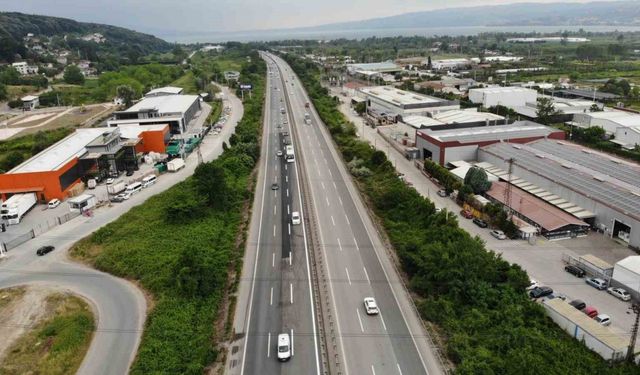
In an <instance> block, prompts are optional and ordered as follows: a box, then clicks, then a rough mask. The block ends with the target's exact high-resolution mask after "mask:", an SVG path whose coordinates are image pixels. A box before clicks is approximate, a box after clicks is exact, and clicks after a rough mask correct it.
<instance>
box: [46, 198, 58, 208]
mask: <svg viewBox="0 0 640 375" xmlns="http://www.w3.org/2000/svg"><path fill="white" fill-rule="evenodd" d="M59 205H60V199H58V198H53V199H52V200H50V201H49V204H47V207H49V208H56V207H58V206H59Z"/></svg>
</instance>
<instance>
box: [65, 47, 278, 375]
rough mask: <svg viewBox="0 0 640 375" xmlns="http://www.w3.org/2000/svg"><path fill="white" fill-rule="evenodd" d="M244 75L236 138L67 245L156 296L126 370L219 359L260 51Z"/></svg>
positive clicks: (255, 126) (256, 103)
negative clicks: (249, 88) (219, 323)
mask: <svg viewBox="0 0 640 375" xmlns="http://www.w3.org/2000/svg"><path fill="white" fill-rule="evenodd" d="M241 74H242V79H243V80H246V81H250V82H252V83H253V85H254V91H253V94H254V95H253V99H249V100H246V101H245V103H244V106H245V107H244V117H243V119H242V120H241V121H240V123H239V124H238V126H237V128H236V134H237V136H236V139H237V142H236V143H235V144H234V145H233V146H232V147H229V148H228V149H227V150H226V151H224V153H223V154H222V155H221V156H220V157H219V158H218V159H216V160H214V161H212V162H210V163H204V164H201V165H200V166H198V168H196V171H195V173H194V176H193V177H190V178H188V179H187V180H185V181H184V182H182V183H180V184H178V185H176V186H174V187H172V188H170V189H169V190H167V191H165V192H163V193H161V194H158V195H156V196H154V197H151V198H150V199H149V200H148V201H146V202H145V203H144V204H142V205H140V206H137V207H134V208H133V209H131V211H129V212H128V213H126V214H125V215H123V216H122V217H120V218H119V219H118V220H116V221H115V222H113V223H111V224H109V225H107V226H105V227H103V228H101V229H100V230H98V231H96V232H95V233H94V234H93V235H91V236H90V237H89V238H87V239H85V240H83V241H82V242H81V243H79V244H78V245H76V247H75V248H74V249H73V250H72V254H73V255H74V256H75V257H77V258H82V259H85V260H87V261H89V262H90V263H93V264H94V265H95V267H97V268H98V269H100V270H103V271H106V272H109V273H112V274H114V275H117V276H121V277H125V278H129V279H134V280H138V281H139V282H140V283H141V284H142V286H143V287H144V288H145V289H146V290H148V291H149V292H151V294H152V295H153V298H154V300H155V306H154V308H153V310H152V311H151V313H150V315H149V316H148V317H147V321H146V326H145V331H144V334H143V337H142V342H141V345H140V349H139V352H138V356H137V358H136V360H135V362H134V364H133V367H132V369H131V373H132V374H202V373H203V370H204V368H205V366H207V365H209V364H210V363H211V362H212V361H214V360H215V359H216V358H217V355H218V352H217V343H216V342H214V340H213V339H214V338H215V337H216V332H214V327H215V320H216V318H217V314H218V312H219V308H220V307H221V306H220V303H221V301H222V297H223V296H224V293H225V291H226V289H228V288H230V286H229V285H228V284H229V282H230V280H227V278H228V274H229V272H231V271H233V270H234V269H232V268H233V267H235V266H234V265H235V264H236V262H239V261H240V259H241V257H242V251H243V249H242V248H241V247H236V245H237V244H236V241H237V238H238V236H239V235H240V233H239V231H240V228H241V224H242V220H243V217H242V211H243V207H246V204H247V202H248V200H249V199H250V198H251V195H252V194H251V192H250V187H251V183H250V179H251V177H250V176H251V173H252V170H253V168H254V167H255V166H256V162H257V159H258V155H259V148H260V145H259V131H260V128H261V116H262V107H263V102H264V82H265V74H266V66H265V64H264V63H263V61H262V60H261V59H260V58H259V57H258V55H257V53H254V54H253V55H252V62H251V63H247V62H245V63H243V68H242V71H241ZM212 176H215V177H216V178H215V179H213V180H212V179H211V177H212ZM222 197H224V198H222ZM220 202H224V204H220ZM217 335H222V333H217Z"/></svg>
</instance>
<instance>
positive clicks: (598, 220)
mask: <svg viewBox="0 0 640 375" xmlns="http://www.w3.org/2000/svg"><path fill="white" fill-rule="evenodd" d="M478 160H479V161H486V162H489V163H491V164H493V165H495V166H496V167H498V168H501V169H503V170H507V169H508V166H507V163H505V162H504V161H503V160H502V159H500V158H497V157H495V156H493V155H490V154H488V153H486V152H484V151H483V150H482V149H480V150H479V151H478ZM513 174H514V175H516V176H518V177H520V178H522V179H524V180H526V181H528V182H531V183H532V184H535V185H537V186H539V187H541V188H543V189H545V190H547V191H550V192H551V193H553V194H556V195H557V196H559V197H562V198H564V199H565V200H567V201H569V202H571V203H573V204H576V205H578V206H580V207H582V208H584V209H586V210H589V211H591V212H593V213H594V214H595V215H596V217H595V224H596V226H597V225H600V224H602V225H604V226H605V227H606V228H607V230H608V232H607V235H611V230H612V229H613V223H614V219H615V220H618V221H620V222H622V223H624V224H626V225H629V226H630V227H631V235H630V241H629V244H630V245H631V246H633V247H636V248H638V247H640V221H639V220H635V219H633V218H632V217H630V216H628V215H625V214H624V213H622V212H621V211H618V210H617V209H616V208H615V207H610V206H608V202H599V201H596V200H594V199H592V198H589V197H587V196H586V195H583V194H580V193H577V192H576V191H574V190H572V189H570V188H569V187H566V186H563V185H560V184H558V183H556V182H555V181H551V180H549V179H547V178H546V177H543V176H540V175H538V174H536V173H533V172H531V171H528V170H526V169H524V168H522V167H520V166H518V165H516V164H514V166H513Z"/></svg>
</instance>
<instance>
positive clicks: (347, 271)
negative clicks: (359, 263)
mask: <svg viewBox="0 0 640 375" xmlns="http://www.w3.org/2000/svg"><path fill="white" fill-rule="evenodd" d="M344 271H345V272H346V273H347V281H348V282H349V285H351V277H350V276H349V269H348V268H347V267H345V268H344Z"/></svg>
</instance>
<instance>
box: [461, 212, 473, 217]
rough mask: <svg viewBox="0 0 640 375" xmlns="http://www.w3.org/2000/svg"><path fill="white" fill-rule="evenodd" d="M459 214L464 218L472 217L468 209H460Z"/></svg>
mask: <svg viewBox="0 0 640 375" xmlns="http://www.w3.org/2000/svg"><path fill="white" fill-rule="evenodd" d="M460 215H462V217H464V218H465V219H473V214H472V213H471V211H469V210H461V211H460Z"/></svg>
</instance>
